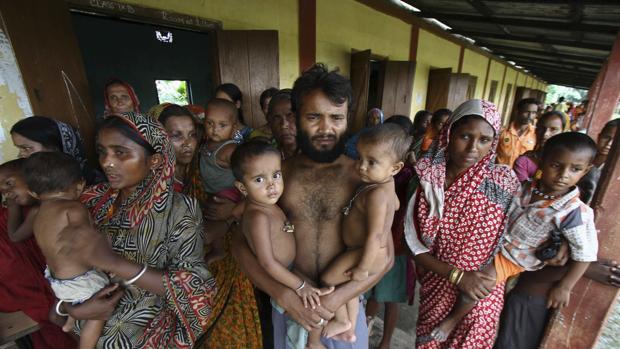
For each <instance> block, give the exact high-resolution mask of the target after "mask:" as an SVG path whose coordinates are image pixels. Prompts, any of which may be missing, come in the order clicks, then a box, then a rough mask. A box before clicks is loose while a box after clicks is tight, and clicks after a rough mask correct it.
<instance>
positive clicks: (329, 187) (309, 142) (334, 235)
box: [233, 65, 394, 349]
mask: <svg viewBox="0 0 620 349" xmlns="http://www.w3.org/2000/svg"><path fill="white" fill-rule="evenodd" d="M292 104H293V111H294V112H295V114H296V118H297V130H298V140H299V142H298V143H299V144H298V146H299V149H300V150H301V153H300V154H298V155H296V156H294V157H292V158H290V159H287V160H286V161H285V162H284V164H283V168H282V170H283V176H284V178H286V181H287V186H286V188H285V190H284V193H283V195H282V198H281V199H280V202H279V205H280V206H281V207H282V209H283V210H284V212H285V213H286V215H287V217H288V218H289V219H290V221H291V223H292V224H293V225H294V226H295V234H296V235H295V239H296V247H297V248H296V249H297V254H296V258H295V262H294V266H295V269H296V270H297V271H298V272H300V273H302V274H303V275H305V276H306V277H307V278H309V279H310V280H313V281H315V282H316V283H317V284H318V282H319V279H320V278H319V277H320V274H321V273H322V272H323V270H324V269H325V268H326V267H327V265H328V264H329V263H330V262H331V261H332V260H333V259H334V258H335V257H337V256H338V255H339V254H341V253H342V252H343V251H344V250H345V245H344V243H343V241H342V218H343V215H342V208H343V207H344V206H346V204H347V203H348V202H349V200H350V199H351V197H352V196H353V193H354V191H355V189H356V188H357V187H358V186H359V184H360V183H361V180H360V178H359V174H358V172H357V171H356V169H355V162H354V161H353V160H351V159H349V158H347V157H346V156H344V155H343V150H344V144H345V142H346V137H345V135H346V132H347V125H348V119H347V118H348V115H349V107H350V104H351V84H350V82H349V81H348V80H347V79H346V78H344V77H342V76H341V75H339V74H337V73H336V72H328V71H327V69H326V68H325V67H324V66H322V65H315V66H314V67H313V68H311V69H309V70H308V71H306V72H304V73H303V74H302V76H301V77H299V78H298V79H297V81H295V85H294V87H293V93H292ZM388 240H389V242H388V249H389V252H388V257H389V258H388V259H387V261H386V263H385V268H384V270H383V271H382V272H380V273H377V274H374V275H372V276H370V277H368V278H367V279H366V280H364V281H349V282H347V283H344V284H342V285H340V286H338V288H337V289H336V290H335V291H334V292H333V293H331V294H329V295H326V296H322V297H321V306H318V307H316V308H315V309H312V308H305V307H304V306H303V304H302V302H301V300H300V298H299V296H297V294H295V292H294V291H293V290H291V289H290V288H288V287H286V286H284V285H282V284H280V283H278V282H277V281H275V280H274V279H273V278H271V277H270V276H269V274H267V273H266V272H265V271H264V270H263V269H262V268H261V267H260V265H259V263H258V262H257V261H256V257H254V255H253V254H252V252H251V250H250V249H249V247H248V246H247V243H246V242H245V241H244V239H243V238H242V236H241V235H240V234H237V235H236V236H235V241H234V243H235V246H236V247H237V248H235V249H233V251H234V254H235V257H236V258H237V260H238V261H239V264H240V266H241V268H242V269H243V270H244V271H245V273H246V275H247V276H248V277H249V278H250V280H252V282H253V283H254V284H255V285H256V286H258V287H259V288H261V289H262V290H264V291H265V292H266V293H268V294H269V295H270V296H271V297H272V298H274V299H275V300H276V301H277V303H278V304H279V305H280V306H282V307H283V308H284V309H285V310H286V314H285V315H280V314H278V313H277V312H275V313H274V314H273V326H274V342H275V348H277V349H284V348H286V344H285V343H286V342H285V336H286V325H285V322H286V321H285V320H286V317H287V316H288V317H290V318H292V319H293V320H295V321H297V322H298V323H299V324H300V325H302V326H303V327H305V328H306V329H308V330H311V329H319V328H321V327H322V326H323V325H325V323H326V321H327V320H330V319H331V318H332V317H333V316H334V311H335V310H336V309H338V308H339V307H340V306H342V305H343V304H345V303H346V302H347V301H348V300H349V299H351V298H354V297H357V296H359V295H360V294H362V293H363V292H365V291H366V290H368V289H370V288H371V287H372V286H373V285H374V284H376V283H377V282H378V281H379V280H380V279H381V277H382V276H383V275H384V274H385V272H386V271H387V270H389V268H391V266H392V264H393V260H394V246H393V244H392V240H391V239H388ZM363 314H364V311H360V315H361V318H360V319H358V321H357V327H356V331H355V335H356V337H357V341H356V342H355V343H345V342H339V341H335V340H325V339H323V344H324V345H326V346H327V347H328V348H368V328H367V327H366V321H364V320H363Z"/></svg>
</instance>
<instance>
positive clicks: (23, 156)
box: [0, 64, 620, 349]
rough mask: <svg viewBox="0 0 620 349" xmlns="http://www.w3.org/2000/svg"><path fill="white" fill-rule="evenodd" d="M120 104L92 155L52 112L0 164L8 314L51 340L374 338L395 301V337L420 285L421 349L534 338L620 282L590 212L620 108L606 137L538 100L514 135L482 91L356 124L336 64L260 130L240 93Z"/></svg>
mask: <svg viewBox="0 0 620 349" xmlns="http://www.w3.org/2000/svg"><path fill="white" fill-rule="evenodd" d="M104 101H105V103H104V104H105V113H104V114H105V115H104V117H103V121H102V122H101V124H100V125H99V126H98V129H97V136H96V140H95V142H96V149H97V155H98V162H99V163H98V164H97V165H94V164H88V162H87V161H86V157H85V155H84V151H83V148H82V139H81V137H80V136H79V134H78V132H77V131H76V130H75V129H74V128H73V127H71V126H70V125H68V124H65V123H63V122H60V121H57V120H55V119H53V118H51V117H44V116H32V117H29V118H26V119H23V120H21V121H19V122H18V123H16V124H15V125H13V126H12V128H11V137H12V141H13V143H14V145H15V146H16V147H17V148H18V150H19V158H18V159H16V160H11V161H8V162H6V163H4V164H2V165H0V192H1V193H2V200H3V205H2V207H1V208H0V230H1V231H0V250H1V251H3V254H2V255H0V275H2V276H3V278H2V279H0V294H1V295H2V298H3V300H5V301H3V302H2V304H0V311H3V312H12V311H17V310H22V311H24V312H25V313H26V314H27V315H28V316H30V317H31V318H33V319H34V320H35V321H37V322H38V323H39V324H40V326H41V329H40V330H39V331H38V332H36V333H35V334H33V335H32V341H33V345H34V347H35V348H72V347H80V348H95V347H96V348H119V347H123V348H282V349H297V348H310V349H321V348H368V345H369V344H368V343H369V327H371V328H372V323H373V320H374V318H375V316H376V314H377V312H378V307H379V304H381V303H383V304H385V317H384V318H385V325H384V330H383V334H382V339H381V341H380V344H379V346H380V348H389V347H390V341H391V338H392V335H393V333H394V329H395V326H396V321H397V319H398V308H399V307H398V305H399V303H406V302H408V303H409V304H411V303H412V301H413V299H414V298H415V297H418V299H419V303H420V307H419V311H418V321H417V324H416V347H418V348H474V347H476V348H492V347H493V346H496V347H497V348H535V347H537V345H538V343H539V342H540V340H541V338H542V334H543V332H544V328H545V326H546V323H547V321H548V318H549V314H550V312H551V311H552V310H550V309H552V308H556V309H557V308H562V307H564V306H566V304H568V302H569V301H570V298H571V291H572V288H573V287H574V285H575V283H576V282H577V280H579V278H581V277H582V276H583V275H585V277H590V278H593V279H594V280H596V281H599V282H602V283H606V284H609V285H612V286H615V287H620V271H619V270H618V269H617V263H615V262H614V261H598V260H597V249H598V243H597V234H596V229H595V227H594V223H593V213H592V209H591V208H590V207H589V206H587V204H588V203H589V201H590V200H591V197H592V194H593V192H594V189H595V188H596V182H597V181H598V178H599V177H600V171H601V169H602V167H603V166H605V161H606V158H607V155H608V154H609V151H610V149H611V146H612V141H613V138H614V135H615V133H616V131H617V129H618V125H619V122H618V121H619V120H612V121H610V122H609V123H608V124H607V125H605V127H604V128H603V130H602V131H601V134H600V135H599V137H598V139H597V140H596V141H594V140H593V139H591V138H590V137H588V136H586V135H585V134H582V133H578V132H571V131H568V129H569V128H570V121H567V120H566V118H565V116H564V114H563V113H561V112H559V111H549V112H546V113H543V114H542V115H540V114H541V113H540V110H539V106H538V101H536V100H534V99H524V100H522V101H519V102H518V103H517V107H516V110H515V113H514V115H513V116H512V118H511V122H510V124H509V125H508V126H507V127H506V128H502V127H501V117H500V115H499V113H498V111H497V108H496V107H495V105H493V103H491V102H488V101H484V100H469V101H466V102H464V103H463V104H461V105H460V106H459V107H458V108H456V109H455V110H454V111H451V110H449V109H439V110H437V111H426V110H422V111H420V112H418V113H417V114H416V115H415V117H414V118H413V122H412V120H411V118H409V117H408V116H405V115H384V114H383V112H382V111H381V110H380V109H378V108H372V109H371V110H370V111H369V112H368V116H367V120H366V123H365V125H366V126H365V127H364V128H363V129H362V130H360V131H359V132H358V133H355V134H353V133H352V132H351V130H350V129H349V125H350V119H349V115H350V111H351V106H352V88H351V84H350V81H349V80H348V79H347V78H346V77H344V76H342V75H340V74H338V73H337V72H336V71H330V70H328V69H327V67H325V66H324V65H322V64H316V65H315V66H313V67H311V68H310V69H308V70H306V71H305V72H303V73H302V74H301V76H300V77H299V78H298V79H297V80H296V81H295V83H294V85H293V87H292V89H282V90H278V89H275V88H271V89H268V90H266V91H265V92H264V93H263V94H262V95H261V97H260V100H259V101H257V102H259V103H260V105H261V109H262V110H263V112H264V113H265V116H266V121H267V123H266V124H265V125H260V127H257V128H256V129H252V128H251V127H249V126H247V125H245V124H244V120H243V115H242V111H241V110H242V109H241V106H242V103H248V101H243V100H242V93H241V91H240V90H239V88H238V87H237V86H235V85H234V84H231V83H226V84H223V85H220V86H218V88H217V89H216V91H215V97H214V98H213V99H212V100H211V101H209V103H207V105H206V106H197V105H190V106H180V105H176V104H169V103H163V104H160V105H157V106H153V107H151V108H150V109H149V111H148V113H144V114H143V113H142V109H141V107H142V106H141V105H140V102H139V99H138V96H137V94H136V93H135V91H134V90H133V88H132V87H131V85H130V84H129V83H127V82H125V81H122V80H120V79H117V78H115V79H111V80H110V81H109V82H108V83H107V84H106V85H105V87H104ZM416 284H419V289H418V291H417V292H416ZM515 284H516V286H515ZM507 285H509V286H507ZM412 346H413V344H412Z"/></svg>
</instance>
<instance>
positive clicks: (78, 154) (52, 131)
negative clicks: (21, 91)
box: [11, 115, 104, 184]
mask: <svg viewBox="0 0 620 349" xmlns="http://www.w3.org/2000/svg"><path fill="white" fill-rule="evenodd" d="M11 139H12V140H13V144H14V145H15V147H17V149H19V153H18V156H19V157H20V158H27V157H29V156H30V155H31V154H34V153H37V152H40V151H60V152H63V153H65V154H67V155H69V156H71V157H72V158H74V159H75V160H76V161H77V162H79V163H80V168H81V169H82V175H83V176H84V179H85V180H86V183H87V184H95V183H98V182H101V181H103V180H104V178H103V174H102V173H101V172H99V171H97V170H94V169H93V168H92V167H90V166H89V165H88V163H87V162H86V155H85V153H84V147H83V146H82V137H81V136H80V133H79V132H78V131H77V130H76V129H75V128H73V126H71V125H69V124H67V123H64V122H62V121H58V120H55V119H52V118H48V117H46V116H36V115H35V116H31V117H29V118H25V119H22V120H20V121H18V122H16V123H15V124H14V125H13V127H11Z"/></svg>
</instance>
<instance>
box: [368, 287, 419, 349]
mask: <svg viewBox="0 0 620 349" xmlns="http://www.w3.org/2000/svg"><path fill="white" fill-rule="evenodd" d="M417 301H418V298H417V297H416V299H415V302H414V304H413V305H412V306H410V305H407V304H400V306H399V307H398V310H399V313H398V315H399V317H398V322H397V323H396V329H395V330H394V336H392V341H391V343H390V348H391V349H411V348H414V347H415V323H416V321H417V319H418V302H417ZM382 335H383V306H381V308H380V309H379V316H378V317H377V319H376V320H375V322H374V325H373V328H372V329H371V331H370V349H375V348H377V347H378V346H379V343H380V342H381V336H382Z"/></svg>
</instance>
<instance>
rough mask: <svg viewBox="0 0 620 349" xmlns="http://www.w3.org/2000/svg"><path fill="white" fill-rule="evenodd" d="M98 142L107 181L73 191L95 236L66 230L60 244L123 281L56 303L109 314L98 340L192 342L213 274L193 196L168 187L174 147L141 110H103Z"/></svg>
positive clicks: (144, 344) (206, 312) (207, 311)
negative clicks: (77, 302) (94, 238)
mask: <svg viewBox="0 0 620 349" xmlns="http://www.w3.org/2000/svg"><path fill="white" fill-rule="evenodd" d="M97 148H98V153H99V163H100V165H101V167H102V168H103V169H104V171H105V174H106V176H107V179H108V183H103V184H98V185H96V186H94V187H91V188H89V189H87V190H86V191H85V192H84V193H83V194H82V197H81V199H82V202H84V204H85V205H86V207H87V208H88V209H89V211H90V213H91V216H92V218H93V221H94V224H95V225H96V227H97V229H98V230H99V231H100V232H101V233H102V234H101V237H100V239H99V240H98V241H92V235H89V234H83V233H82V232H80V231H75V230H67V231H66V232H65V234H64V236H63V238H62V241H63V242H64V245H65V246H64V247H63V248H66V249H68V250H69V251H73V252H74V253H75V254H77V255H79V256H82V258H84V259H85V260H87V261H89V263H91V264H92V265H93V266H95V267H97V268H99V269H101V270H105V271H107V272H109V273H111V274H114V275H115V276H116V278H119V279H121V280H125V281H124V282H123V284H124V285H125V287H126V288H124V289H121V288H117V286H110V287H107V288H105V289H103V290H102V291H100V292H99V293H97V294H96V295H95V296H93V298H91V299H90V300H88V301H86V302H85V303H82V304H80V305H75V306H70V305H67V304H66V303H62V306H61V307H60V308H61V309H60V310H61V311H63V310H66V311H68V312H69V313H70V314H71V315H72V316H73V317H74V318H76V319H80V320H88V319H104V320H107V321H106V325H105V327H104V329H103V333H102V335H101V337H100V339H99V342H98V347H101V348H192V347H193V346H194V345H195V344H196V342H197V340H198V339H199V338H200V337H201V336H202V335H203V334H204V333H205V330H206V327H207V323H208V322H209V321H210V319H211V316H212V311H211V310H212V302H213V299H214V297H215V281H214V279H213V278H212V276H211V274H210V273H209V271H208V270H207V266H206V264H205V262H204V242H203V241H204V234H203V227H202V215H201V214H200V208H199V206H198V203H197V201H196V200H195V199H191V198H188V197H187V196H185V195H182V194H178V193H175V192H174V191H173V190H172V186H173V179H174V173H175V154H174V150H173V147H172V145H171V144H170V142H169V139H168V136H167V135H166V132H165V130H164V129H163V127H162V126H161V124H160V123H159V122H158V121H155V120H153V119H151V118H149V117H147V116H144V115H140V114H134V113H125V114H123V115H122V116H121V115H110V116H108V118H107V119H106V120H104V122H103V124H102V125H101V127H100V129H99V131H98V136H97ZM108 241H110V244H111V246H109V244H108ZM106 294H110V296H106ZM117 302H118V304H116V303H117ZM63 308H64V309H63ZM78 324H80V325H81V324H82V322H81V321H80V322H78Z"/></svg>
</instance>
